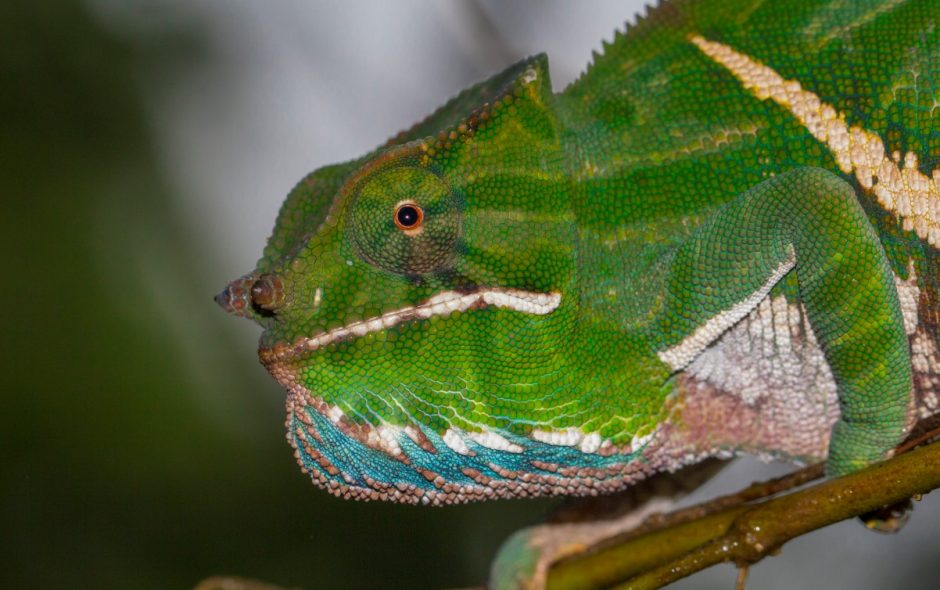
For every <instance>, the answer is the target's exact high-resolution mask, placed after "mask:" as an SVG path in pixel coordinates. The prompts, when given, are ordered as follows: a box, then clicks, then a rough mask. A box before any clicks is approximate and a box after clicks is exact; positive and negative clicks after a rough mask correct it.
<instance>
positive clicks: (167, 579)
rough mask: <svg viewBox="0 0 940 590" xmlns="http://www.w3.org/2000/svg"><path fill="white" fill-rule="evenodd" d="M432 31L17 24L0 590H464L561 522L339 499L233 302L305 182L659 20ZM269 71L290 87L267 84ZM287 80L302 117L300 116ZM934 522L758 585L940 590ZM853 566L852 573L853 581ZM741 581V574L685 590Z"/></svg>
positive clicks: (781, 572)
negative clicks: (530, 529) (312, 173)
mask: <svg viewBox="0 0 940 590" xmlns="http://www.w3.org/2000/svg"><path fill="white" fill-rule="evenodd" d="M431 4H432V3H430V2H426V3H414V4H412V5H411V7H410V8H409V9H408V11H405V12H407V15H401V16H402V18H401V20H402V24H394V25H392V24H389V23H390V19H389V18H388V17H387V15H382V14H380V15H367V14H365V12H364V10H363V6H366V5H365V4H363V3H357V4H355V5H354V6H352V7H350V6H349V5H348V3H343V2H325V3H322V2H321V3H316V5H315V6H316V7H317V10H320V11H321V12H319V13H315V14H314V15H313V16H311V17H310V19H309V21H304V22H299V19H297V18H294V17H293V16H292V15H296V14H300V13H302V12H303V13H305V14H306V13H307V12H310V11H311V10H313V9H311V8H309V6H314V5H309V6H308V5H307V4H306V3H303V2H280V3H272V4H271V5H270V8H268V3H250V2H231V3H226V2H202V3H193V4H192V6H197V7H200V8H201V9H203V12H195V13H194V12H191V11H190V9H189V8H188V7H190V6H191V5H190V4H189V3H185V2H173V1H172V0H135V1H134V2H127V3H122V2H114V1H111V2H109V1H107V0H96V1H88V2H80V1H78V0H58V1H55V2H53V1H50V2H37V3H33V2H29V1H28V0H6V1H5V2H3V3H2V4H0V39H2V40H3V41H2V45H0V47H2V49H0V113H2V127H0V156H2V157H0V194H2V195H3V205H4V211H3V214H2V215H0V223H2V228H3V231H2V234H0V235H2V236H3V240H4V244H5V248H4V251H5V252H7V253H8V254H7V256H5V257H4V262H5V265H4V267H3V268H4V272H3V281H2V287H3V288H2V290H0V293H2V295H0V298H2V299H0V301H2V303H3V313H2V317H3V320H2V328H3V330H2V333H3V335H2V339H0V343H2V344H0V346H2V347H3V350H2V353H3V354H2V358H3V359H4V369H5V370H3V371H2V372H0V393H2V402H3V404H2V410H0V433H2V434H0V459H2V462H0V465H2V470H0V539H2V546H3V550H2V551H0V586H3V587H4V588H141V589H148V588H155V589H156V588H189V587H192V586H193V585H194V584H195V583H196V582H197V581H198V580H200V579H202V578H205V577H207V576H210V575H216V574H228V575H240V576H248V577H253V578H259V579H263V580H266V581H269V582H272V583H277V584H281V585H284V586H294V587H302V588H307V589H312V588H332V587H337V588H438V587H447V586H467V585H471V584H478V583H480V582H482V581H483V579H484V577H485V574H486V570H487V564H488V562H489V560H490V558H491V557H492V555H493V553H494V552H495V550H496V548H497V546H498V543H499V542H500V541H501V540H502V539H503V538H504V537H505V536H506V535H508V534H509V533H510V532H511V531H512V530H514V529H516V528H518V527H521V526H523V525H525V524H528V523H532V522H534V521H536V520H537V519H538V518H539V517H540V516H541V515H542V514H543V513H544V512H545V511H546V510H548V508H549V507H550V506H551V505H552V503H551V502H549V501H516V502H505V501H504V502H497V503H488V504H478V505H471V506H458V507H448V508H440V509H428V508H420V507H408V506H398V505H390V504H379V503H369V504H366V503H353V502H344V501H341V500H338V499H335V498H333V497H331V496H329V495H327V494H325V493H323V492H322V491H320V490H319V489H317V488H315V487H314V486H312V485H311V484H310V483H309V480H308V479H307V477H306V476H304V475H303V474H302V473H301V472H300V470H299V469H298V468H297V466H296V465H295V463H294V460H293V457H292V453H291V450H290V448H289V447H288V446H287V444H286V442H285V440H284V432H283V394H282V392H281V390H280V388H279V387H278V386H277V384H275V383H274V382H273V381H272V380H271V379H270V378H269V377H268V376H267V375H266V374H265V373H264V371H263V369H262V368H261V366H260V365H259V364H258V363H257V361H256V357H255V341H256V337H257V330H256V329H254V327H253V326H250V325H249V324H248V323H247V322H245V321H244V320H238V319H235V318H231V317H226V316H225V315H224V314H223V313H222V312H221V311H220V310H219V309H218V308H216V306H215V304H214V302H213V301H212V296H213V295H214V294H215V293H216V292H217V291H218V290H219V289H220V288H221V287H222V286H223V285H224V282H225V281H226V280H228V279H231V278H234V277H235V276H237V275H239V274H241V273H243V272H245V271H247V270H249V269H250V268H251V267H252V265H253V262H254V258H255V257H256V256H257V255H259V254H260V249H261V245H262V243H263V238H264V236H265V235H266V233H267V232H268V231H269V230H270V227H271V225H272V224H273V219H274V216H275V213H276V210H277V204H278V202H279V201H280V199H281V196H282V195H283V194H284V193H286V191H287V189H289V188H290V186H291V185H292V184H293V183H294V182H295V181H296V180H297V179H299V178H300V177H301V176H302V175H303V173H305V172H306V171H308V170H310V169H312V168H314V167H316V166H318V165H322V164H326V163H329V162H331V161H337V160H341V159H344V158H348V157H352V156H356V155H358V154H359V153H362V152H364V151H366V150H367V149H369V148H371V147H372V146H373V145H376V144H378V143H380V142H381V141H382V140H384V138H386V137H388V136H390V135H392V134H393V133H394V132H395V131H396V130H397V129H398V128H401V127H405V126H407V125H409V124H410V123H411V122H412V121H414V120H417V119H419V118H420V117H421V116H423V115H424V114H426V113H427V112H430V111H431V110H432V109H433V108H434V107H435V106H437V105H438V104H439V103H441V102H443V100H444V99H445V98H446V97H447V96H448V95H450V94H452V93H454V92H456V91H457V90H459V89H460V88H461V87H463V86H465V85H466V84H468V83H469V82H471V81H473V80H476V79H479V78H482V77H484V76H486V75H487V74H489V73H492V72H495V71H497V70H498V69H500V68H501V67H502V66H505V65H506V64H508V63H510V62H511V61H513V60H514V59H518V58H519V57H521V56H523V55H525V54H526V53H530V52H532V51H534V50H537V49H539V48H541V47H544V46H545V45H551V46H552V47H550V49H552V48H554V49H553V50H554V51H555V52H554V53H551V57H552V60H553V62H552V65H553V75H554V76H555V82H556V87H558V86H559V85H560V84H559V82H560V81H561V83H562V84H563V81H564V80H566V79H571V77H573V76H574V75H576V73H577V71H578V69H579V68H580V67H581V65H582V64H583V63H584V62H586V61H587V59H588V55H589V50H590V48H591V47H592V46H595V47H596V46H597V44H598V41H599V39H600V38H601V37H602V36H607V37H609V33H610V31H612V30H613V28H614V27H616V26H618V25H619V24H620V23H621V22H623V21H624V20H626V18H627V17H628V16H629V15H630V14H631V13H632V12H633V11H634V9H635V7H636V4H637V3H636V2H632V3H623V2H606V3H605V4H604V5H603V7H604V10H606V12H603V11H601V5H600V4H598V5H597V8H596V11H597V14H593V15H591V17H592V18H593V22H594V23H595V24H594V25H593V26H594V29H588V28H584V27H580V28H578V27H577V26H575V25H576V24H577V23H581V22H582V21H579V20H578V19H577V18H575V17H573V16H571V14H572V13H573V12H574V13H580V12H583V11H576V10H573V9H572V5H570V4H566V3H563V2H551V3H540V2H517V3H510V4H505V3H497V2H482V3H472V2H470V3H467V2H463V3H448V4H447V5H446V6H447V8H446V9H442V8H439V7H440V6H441V5H443V3H441V4H438V5H437V6H438V8H435V9H434V10H432V9H430V6H431ZM275 5H276V6H277V7H279V10H275V9H274V6H275ZM373 6H378V5H377V4H376V5H373ZM402 6H404V5H402ZM285 7H290V9H289V10H288V9H286V8H285ZM416 7H417V8H416ZM343 10H344V11H345V12H342V11H343ZM396 10H397V7H396ZM403 10H404V9H403ZM230 11H231V12H232V13H237V14H238V15H240V16H239V17H238V18H237V19H236V18H235V17H234V16H232V15H231V14H229V12H230ZM357 11H358V12H357ZM409 11H410V12H409ZM435 11H436V12H435ZM334 12H335V14H334ZM339 12H342V14H344V15H345V16H344V17H342V18H340V17H337V16H336V14H339ZM278 14H280V17H279V18H280V20H277V18H276V15H278ZM129 15H130V16H132V18H130V17H129ZM285 15H287V16H285ZM428 15H430V16H428ZM546 15H547V16H546ZM367 17H368V18H367ZM344 18H345V19H346V20H343V19H344ZM422 18H423V19H424V20H421V19H422ZM540 18H542V19H546V20H539V19H540ZM337 19H338V20H337ZM359 21H363V22H369V23H371V25H370V26H372V27H373V29H371V30H366V29H362V30H357V29H355V27H356V26H358V25H357V24H356V23H358V22H359ZM246 22H253V23H256V24H255V25H252V26H253V27H254V28H251V27H247V25H246V24H245V23H246ZM585 22H586V21H585ZM220 23H221V25H220ZM337 23H349V25H348V27H343V26H339V25H338V24H337ZM468 23H470V24H472V25H473V27H471V29H469V30H470V33H469V34H468V33H467V31H468V28H467V27H468ZM494 23H499V24H501V25H502V26H504V28H505V30H504V33H505V34H502V35H500V34H498V33H499V31H495V33H494V28H493V24H494ZM551 23H554V24H551ZM419 25H420V27H419ZM553 26H554V27H556V28H555V29H554V30H556V31H565V35H552V34H551V31H552V30H553V29H552V28H551V27H553ZM265 27H267V28H268V29H271V32H270V34H268V35H267V36H263V37H252V36H251V35H250V34H248V32H249V31H254V30H264V29H265ZM411 27H418V29H417V30H418V31H419V32H417V33H415V34H414V35H413V36H410V35H409V34H408V33H407V32H408V31H410V30H411ZM474 27H475V28H474ZM385 29H388V30H386V31H385V33H383V34H389V35H391V38H398V39H400V40H401V41H402V43H404V47H405V48H406V49H407V51H410V52H411V53H408V52H407V51H406V52H405V55H411V56H419V57H420V56H423V59H424V60H425V61H423V62H417V61H415V62H412V61H409V59H405V58H402V57H399V56H400V55H401V54H400V53H396V52H395V51H392V50H391V49H388V47H387V46H386V45H382V44H383V43H386V42H387V39H388V37H384V36H381V35H378V34H373V33H374V32H375V31H382V30H385ZM576 30H577V31H580V33H578V34H577V35H576V34H575V32H576ZM370 31H371V32H370ZM506 31H508V32H506ZM330 35H332V36H330ZM370 36H375V37H376V39H377V40H376V41H374V42H373V44H372V45H369V44H368V43H367V42H366V41H365V40H367V39H368V38H369V37H370ZM352 37H355V39H357V40H358V41H357V43H358V46H359V48H360V49H361V51H360V52H359V53H358V54H357V53H355V52H354V49H355V48H353V47H351V45H353V44H351V43H349V39H350V38H352ZM259 38H260V39H262V40H263V42H259V41H258V39H259ZM574 38H578V39H589V40H590V42H589V43H590V44H588V45H586V46H583V47H582V46H580V45H578V43H580V41H578V42H574V41H571V39H574ZM291 39H293V41H292V42H289V41H290V40H291ZM272 40H273V41H272ZM266 43H267V45H266ZM278 43H280V44H278ZM564 43H568V44H569V45H568V46H565V45H564ZM272 44H273V45H272ZM271 47H274V51H273V54H276V55H279V56H280V58H279V59H280V60H281V61H280V62H278V63H291V60H292V59H293V60H295V65H294V67H293V69H291V68H281V69H278V68H276V67H274V66H271V65H270V64H269V62H266V61H264V59H267V58H264V59H262V58H261V57H259V56H261V55H270V54H272V50H271ZM428 47H432V48H434V50H433V51H429V50H428ZM572 47H573V48H572ZM265 48H267V49H265ZM311 48H312V49H311ZM386 49H388V55H381V54H382V53H383V52H384V51H386ZM265 51H267V53H265ZM220 56H221V57H220ZM226 56H227V58H226ZM233 56H234V57H233ZM381 59H386V60H393V61H392V62H391V63H389V62H382V61H381ZM414 59H418V57H414ZM377 60H378V61H377ZM271 63H273V62H271ZM370 64H372V65H370ZM366 67H371V68H372V69H370V70H362V68H366ZM320 68H323V69H320ZM357 68H358V69H357ZM249 70H250V71H253V72H255V73H256V74H257V76H256V77H255V78H250V79H246V78H244V76H243V74H244V72H245V71H249ZM307 71H309V72H314V73H310V74H308V75H307V76H306V77H305V76H303V75H296V72H307ZM292 72H293V73H294V74H293V75H292V74H291V73H292ZM285 73H286V74H287V75H286V76H285V77H286V78H287V79H289V80H292V83H294V84H295V85H299V86H298V88H296V90H298V95H299V96H300V97H301V98H300V99H290V98H289V97H288V95H287V93H286V92H284V93H282V90H281V89H282V88H283V87H284V86H283V85H282V83H281V82H279V81H278V78H277V76H281V75H283V74H285ZM334 74H335V75H334ZM341 74H345V75H346V77H342V76H341ZM239 76H242V77H239ZM265 76H269V77H270V79H268V78H265ZM246 80H248V81H247V82H246ZM259 80H260V81H259ZM269 82H270V84H269ZM239 84H241V86H239ZM373 86H374V87H373ZM239 89H241V90H239ZM266 89H267V94H264V93H263V91H265V90H266ZM252 92H262V95H261V98H258V96H257V95H252V94H251V93H252ZM305 93H306V94H305ZM181 97H183V98H181ZM324 97H325V98H324ZM184 98H185V100H184ZM292 100H294V101H295V102H291V101H292ZM298 100H299V102H297V101H298ZM233 104H236V105H241V106H240V108H242V110H238V109H235V110H232V108H233V107H232V105H233ZM193 105H196V106H195V107H194V106H193ZM337 105H340V106H339V107H337ZM376 105H377V106H376ZM336 108H347V109H348V111H335V110H331V109H336ZM245 109H247V110H245ZM252 109H256V110H252ZM257 109H261V111H257ZM256 111H257V112H267V113H268V119H263V120H262V119H260V118H259V119H256V117H255V116H254V115H253V114H252V113H255V112H256ZM233 113H236V114H233ZM237 113H243V114H242V115H238V114H237ZM244 113H247V114H244ZM271 113H273V114H271ZM303 113H306V114H309V115H310V116H311V117H313V116H320V117H322V118H321V119H316V118H313V119H311V120H312V121H314V122H313V123H311V122H310V121H308V120H307V119H304V118H303V117H302V116H301V114H303ZM330 120H333V121H334V123H333V127H327V124H328V123H329V121H330ZM271 129H273V131H272V130H271ZM282 144H283V145H282ZM272 145H280V146H281V148H282V149H281V151H278V152H277V153H276V154H274V153H273V151H274V150H273V148H272ZM285 146H286V147H285ZM264 174H267V176H264ZM181 179H182V180H181ZM272 179H274V180H272ZM759 469H760V468H758V467H755V466H754V465H753V463H751V464H748V466H747V468H746V469H744V471H743V472H742V473H743V475H740V476H739V480H740V479H743V480H744V481H745V482H746V481H749V480H751V479H756V478H758V477H761V476H762V475H761V473H760V472H759ZM740 483H741V482H740V481H732V482H731V483H729V484H728V486H729V487H735V486H737V485H739V484H740ZM709 493H712V492H709V491H706V492H705V493H704V495H708V494H709ZM934 504H936V502H934ZM937 512H938V511H937V510H936V509H934V510H933V512H932V513H931V512H927V513H926V518H925V517H924V516H923V513H924V510H922V509H919V513H920V514H921V515H922V516H921V517H920V518H919V519H918V518H915V522H914V523H912V524H911V525H910V526H909V529H908V530H906V531H905V532H904V533H902V535H901V536H900V537H898V539H901V538H904V539H906V544H904V543H900V542H898V541H895V540H893V539H887V538H884V537H878V538H877V539H876V538H875V536H874V535H868V534H866V533H864V532H863V531H861V529H860V527H858V526H857V525H855V524H854V523H845V524H844V525H840V526H839V527H833V528H831V529H827V531H824V532H823V533H819V534H817V535H814V536H810V537H807V540H805V541H804V540H803V539H801V540H800V541H798V542H796V543H794V544H792V545H788V546H787V548H786V550H785V552H784V556H785V557H786V558H788V559H785V558H778V559H775V560H771V561H769V562H767V563H766V564H761V566H759V567H758V568H755V572H754V574H753V575H752V580H754V583H755V584H757V583H760V584H761V586H760V587H766V588H771V587H773V588H784V587H789V586H790V585H795V586H796V587H800V586H801V585H805V584H806V583H808V584H810V585H812V581H814V580H815V581H817V582H818V581H821V580H823V579H824V577H825V576H827V575H831V576H832V579H833V581H834V582H833V586H834V587H855V588H861V587H863V586H864V585H865V582H869V585H868V586H869V587H874V588H878V587H886V586H885V585H884V584H885V581H886V580H893V581H894V582H896V583H897V587H909V588H914V587H922V588H928V587H934V585H935V584H934V582H935V581H936V580H937V579H940V569H938V568H940V566H938V564H937V560H936V559H935V558H936V556H937V555H938V553H940V552H938V551H937V549H936V546H935V541H932V539H933V538H934V534H933V533H932V532H931V531H932V530H933V529H934V528H935V526H936V523H937V522H938V521H937V517H936V515H937ZM837 551H843V554H842V555H847V556H848V557H847V559H851V560H853V562H852V563H853V565H852V566H851V567H848V568H832V567H831V560H832V559H836V557H835V555H836V552H837ZM843 558H845V557H843ZM888 565H891V566H892V567H887V566H888ZM866 568H867V569H866ZM801 576H802V577H801ZM732 579H733V573H731V572H730V571H729V568H725V569H718V570H716V571H715V572H711V573H709V574H706V576H704V577H702V576H700V577H698V578H696V579H695V581H694V582H692V581H689V584H688V585H687V586H686V587H689V588H695V587H709V588H727V587H730V584H731V580H732ZM800 580H803V582H804V584H801V582H800ZM806 580H810V582H806ZM843 584H845V585H844V586H843Z"/></svg>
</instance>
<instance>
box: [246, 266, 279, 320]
mask: <svg viewBox="0 0 940 590" xmlns="http://www.w3.org/2000/svg"><path fill="white" fill-rule="evenodd" d="M283 303H284V289H283V285H282V283H281V280H280V279H278V278H277V277H276V276H274V275H272V274H263V275H261V276H260V277H258V280H257V281H255V282H254V283H252V285H251V305H252V307H253V308H254V309H255V311H256V312H257V313H259V314H261V315H263V316H270V315H272V314H273V313H274V312H275V311H277V309H278V308H279V307H281V306H282V305H283Z"/></svg>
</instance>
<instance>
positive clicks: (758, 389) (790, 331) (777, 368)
mask: <svg viewBox="0 0 940 590" xmlns="http://www.w3.org/2000/svg"><path fill="white" fill-rule="evenodd" d="M686 372H687V373H688V374H689V375H691V376H692V377H694V378H696V379H697V380H699V381H703V382H706V383H709V384H710V385H713V386H715V387H716V388H718V389H720V390H722V391H725V392H729V393H733V394H734V395H737V396H739V397H741V399H742V400H743V401H744V402H745V403H746V404H748V405H752V406H753V405H755V404H757V403H758V402H760V401H761V400H763V399H772V400H773V401H774V402H778V401H780V400H778V399H777V398H781V399H782V398H788V399H789V400H791V401H792V402H793V403H795V404H802V403H805V401H803V400H800V399H799V396H801V395H813V396H819V397H821V398H822V401H823V403H822V404H820V403H819V401H820V400H819V399H818V398H817V400H815V401H813V402H812V403H810V404H809V405H810V406H814V407H821V406H824V405H825V403H827V402H829V403H835V400H836V384H835V380H834V379H833V377H832V371H831V370H830V369H829V364H828V363H827V362H826V358H825V356H823V352H822V349H821V348H820V347H819V343H818V342H817V341H816V337H815V336H814V335H813V331H812V329H811V328H810V326H809V322H808V321H806V318H805V315H804V314H803V310H802V309H801V307H800V306H799V305H797V304H795V303H789V302H787V300H786V298H784V297H782V296H780V297H764V299H763V301H761V302H760V304H759V305H758V306H756V308H755V309H754V310H753V311H751V312H750V313H749V314H748V316H747V317H746V318H745V319H744V321H742V322H740V323H739V324H737V325H736V326H734V327H733V328H732V329H731V330H729V331H728V333H727V334H726V335H724V336H723V337H722V338H721V339H720V340H719V341H718V342H716V343H715V345H714V346H711V347H709V348H707V349H706V350H705V351H704V352H702V354H700V355H699V356H698V357H697V358H696V359H695V360H694V361H693V362H692V363H691V364H690V365H689V367H688V369H687V370H686ZM783 394H786V395H783Z"/></svg>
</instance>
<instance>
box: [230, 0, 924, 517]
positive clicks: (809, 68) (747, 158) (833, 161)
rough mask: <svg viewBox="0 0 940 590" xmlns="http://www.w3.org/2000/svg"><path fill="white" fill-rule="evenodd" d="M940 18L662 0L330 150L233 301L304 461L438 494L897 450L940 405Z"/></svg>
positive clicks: (322, 473) (542, 489) (365, 483)
mask: <svg viewBox="0 0 940 590" xmlns="http://www.w3.org/2000/svg"><path fill="white" fill-rule="evenodd" d="M938 20H940V3H938V2H936V1H935V0H859V1H852V2H846V1H842V0H778V1H775V2H764V1H760V0H669V1H663V2H661V3H660V4H659V5H658V6H656V7H654V8H651V9H649V10H648V12H647V14H646V15H644V16H642V17H638V18H637V20H636V21H635V22H633V23H631V24H629V25H627V27H626V28H625V29H624V30H623V31H617V32H616V33H615V35H614V37H613V40H612V41H610V42H606V41H605V42H604V44H603V49H602V51H601V52H595V54H594V56H593V61H592V62H591V64H590V65H589V66H588V67H587V69H586V70H585V71H584V72H583V73H582V74H581V75H580V77H579V78H577V79H576V80H575V81H574V82H572V83H571V84H570V85H568V86H567V87H566V88H565V89H564V90H563V91H561V92H558V93H555V92H553V90H552V85H551V80H550V72H549V66H548V59H547V57H546V56H545V55H544V54H539V55H535V56H533V57H530V58H527V59H525V60H522V61H520V62H519V63H516V64H515V65H512V66H510V67H509V68H507V69H506V70H505V71H503V72H501V73H499V74H496V75H494V76H492V77H491V78H489V79H487V80H485V81H483V82H480V83H478V84H476V85H474V86H472V87H470V88H468V89H466V90H464V91H463V92H461V93H460V94H458V95H457V96H456V97H454V98H452V99H450V100H449V101H448V102H446V103H445V104H444V105H443V106H441V107H440V108H438V109H437V110H436V111H435V112H434V113H432V114H431V115H430V116H428V117H427V118H426V119H424V120H423V121H420V122H418V123H417V124H415V125H413V126H412V127H410V128H408V129H406V130H405V131H402V132H400V133H399V134H397V135H396V136H394V137H392V138H391V139H389V140H388V141H387V142H386V143H385V144H383V145H381V146H379V147H378V148H376V149H375V150H373V151H372V152H370V153H368V154H366V155H364V156H362V157H360V158H358V159H356V160H353V161H349V162H345V163H340V164H335V165H330V166H326V167H323V168H319V169H317V170H315V171H314V172H312V173H310V174H309V175H308V176H306V177H305V178H304V179H302V180H301V181H300V182H299V183H298V184H297V185H296V187H295V188H294V189H293V190H291V191H290V193H289V194H288V196H287V199H286V200H285V202H284V203H283V205H282V207H281V210H280V213H279V214H278V217H277V222H276V225H275V227H274V230H273V234H272V235H271V237H270V239H269V240H268V243H267V245H266V247H265V249H264V252H263V255H262V257H261V259H260V261H259V262H258V263H257V266H256V268H255V270H253V271H251V272H250V273H248V274H246V275H244V276H242V277H240V278H238V279H235V280H234V281H232V282H231V283H230V284H229V285H228V286H227V287H225V289H224V290H223V291H222V292H221V293H219V295H217V296H216V301H217V302H218V303H219V304H220V305H221V306H222V308H224V309H225V310H226V311H228V312H230V313H232V314H234V315H237V316H242V317H245V318H248V319H250V320H252V321H254V322H256V323H257V324H259V325H260V326H261V327H262V329H263V332H262V335H261V338H260V345H259V358H260V360H261V362H262V363H263V365H264V366H265V367H266V369H267V370H268V371H269V372H270V373H271V375H272V376H273V377H274V378H275V379H276V380H277V381H278V382H279V383H280V384H281V385H282V386H283V387H284V388H285V389H286V391H287V401H286V407H287V419H286V426H287V439H288V441H289V442H290V444H291V445H292V446H293V448H294V450H295V456H296V458H297V460H298V462H299V463H300V466H301V467H302V469H303V470H304V471H305V472H306V473H307V474H309V476H310V477H311V479H312V480H313V482H314V483H315V484H317V485H318V486H320V487H322V488H323V489H325V490H327V491H328V492H330V493H331V494H334V495H337V496H341V497H344V498H355V499H363V500H387V501H394V502H405V503H414V504H427V505H441V504H449V503H460V502H468V501H475V500H488V499H495V498H512V497H534V496H544V495H570V496H593V495H599V494H605V493H609V492H615V491H618V490H623V489H624V488H627V487H629V486H631V485H633V484H635V483H637V482H639V481H641V480H643V479H645V478H648V477H650V476H652V475H655V474H659V473H668V472H674V471H676V470H679V469H680V468H683V467H685V466H688V465H694V464H697V463H700V462H702V461H704V460H705V459H708V458H712V457H719V458H727V457H730V456H733V455H736V454H739V453H751V454H756V455H758V456H760V457H763V458H767V459H782V460H788V461H795V462H802V463H814V462H818V461H822V460H827V468H826V469H827V473H828V474H829V475H831V476H839V475H844V474H847V473H851V472H853V471H855V470H858V469H860V468H863V467H865V466H867V465H869V464H872V463H874V462H877V461H880V460H883V459H885V458H887V457H890V456H891V454H892V452H893V450H894V449H895V448H896V447H897V446H898V445H899V444H900V443H902V442H903V441H904V440H905V439H907V438H908V437H909V436H911V433H912V432H914V431H915V429H916V428H918V427H919V425H923V424H925V423H926V422H929V421H930V420H931V419H933V418H936V417H937V415H938V411H940V410H938V398H937V395H938V392H940V353H938V350H940V37H938V31H937V25H938Z"/></svg>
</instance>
